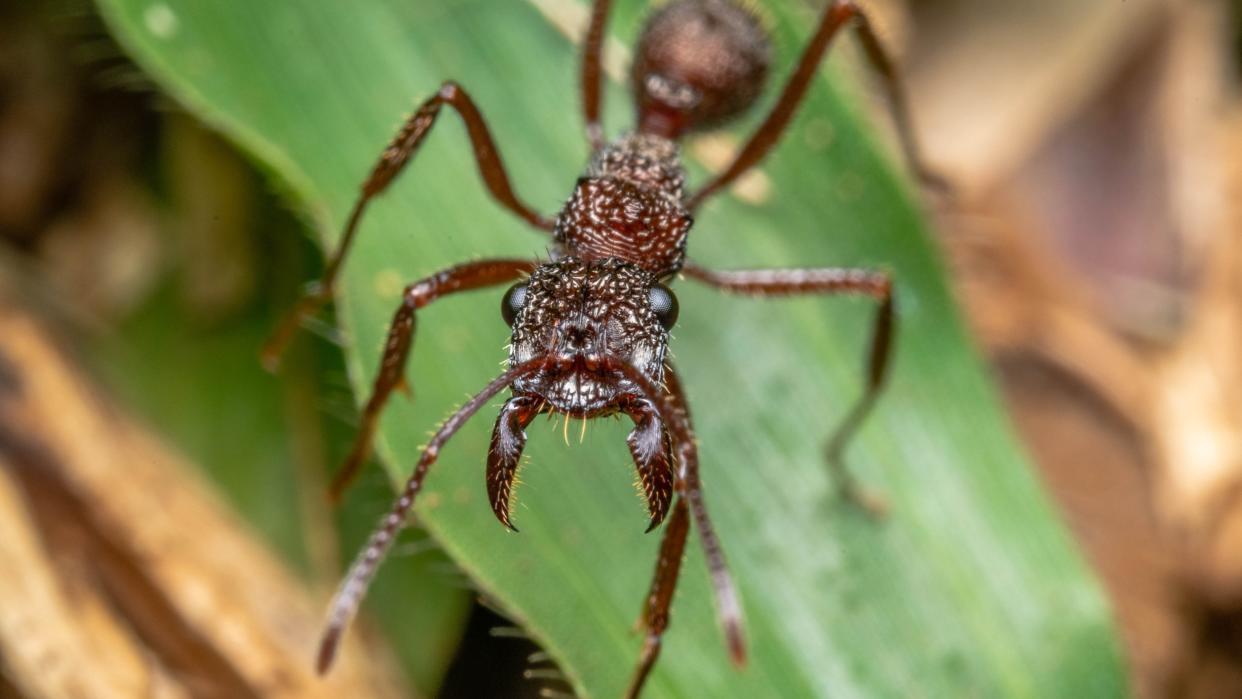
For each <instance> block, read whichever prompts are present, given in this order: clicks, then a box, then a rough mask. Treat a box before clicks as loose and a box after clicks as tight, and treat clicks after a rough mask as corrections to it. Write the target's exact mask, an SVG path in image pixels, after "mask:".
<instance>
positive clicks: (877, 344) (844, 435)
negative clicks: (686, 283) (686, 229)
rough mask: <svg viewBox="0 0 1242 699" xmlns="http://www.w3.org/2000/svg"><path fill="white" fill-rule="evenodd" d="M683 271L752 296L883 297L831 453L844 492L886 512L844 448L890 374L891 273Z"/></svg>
mask: <svg viewBox="0 0 1242 699" xmlns="http://www.w3.org/2000/svg"><path fill="white" fill-rule="evenodd" d="M682 271H683V272H684V273H685V274H686V276H688V277H690V278H691V279H694V280H696V281H700V282H703V283H704V284H707V285H709V286H713V287H715V288H717V289H720V290H721V291H725V292H730V293H738V294H746V295H749V296H759V297H772V296H793V295H799V294H863V295H866V296H870V297H871V298H873V299H875V300H876V301H878V302H879V307H878V308H877V309H876V315H875V320H874V323H873V325H872V330H871V343H870V350H869V352H868V355H867V357H868V358H867V384H866V388H865V389H864V391H863V394H862V396H860V397H859V399H858V400H857V401H856V402H855V403H854V405H853V407H851V408H850V411H849V412H848V413H847V414H846V416H845V418H844V419H843V420H842V421H841V423H840V424H839V425H838V426H837V428H836V430H834V431H833V433H832V436H831V437H830V438H829V440H828V449H827V458H828V467H829V468H830V469H831V472H832V476H833V479H834V480H835V481H836V483H837V487H838V488H840V490H841V493H842V495H844V496H845V497H846V499H848V500H849V501H850V502H853V503H855V504H857V505H859V506H860V507H862V508H863V510H864V511H866V512H868V513H871V514H873V515H882V514H883V513H884V510H885V505H884V502H883V500H882V499H881V498H879V497H877V496H874V495H871V494H870V493H868V492H866V491H865V490H864V489H862V488H861V487H860V486H859V485H858V483H857V482H856V481H855V480H854V477H853V476H852V475H850V472H849V470H848V469H847V468H846V467H845V460H844V453H845V448H846V446H847V445H848V444H849V441H850V439H851V438H852V437H853V436H854V433H855V432H857V431H858V428H859V427H860V426H861V425H862V423H863V421H864V420H865V419H866V417H867V415H868V414H869V413H870V412H871V410H872V408H873V407H874V406H875V402H876V400H877V399H878V398H879V396H880V393H881V391H882V390H883V388H884V382H885V379H886V378H887V377H888V367H889V364H890V361H889V360H890V358H891V357H892V352H893V329H894V325H895V316H896V312H895V307H894V301H893V283H892V278H891V277H890V276H889V275H888V274H887V273H885V272H875V271H871V270H864V269H842V268H832V267H826V268H817V269H764V270H731V271H714V270H708V269H704V268H702V267H699V266H697V265H695V264H693V263H689V262H687V263H686V266H685V268H684V269H683V270H682Z"/></svg>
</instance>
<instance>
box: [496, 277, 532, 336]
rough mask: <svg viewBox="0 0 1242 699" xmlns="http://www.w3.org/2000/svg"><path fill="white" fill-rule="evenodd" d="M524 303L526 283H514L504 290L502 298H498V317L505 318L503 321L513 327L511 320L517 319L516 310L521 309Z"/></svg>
mask: <svg viewBox="0 0 1242 699" xmlns="http://www.w3.org/2000/svg"><path fill="white" fill-rule="evenodd" d="M525 305H526V285H525V284H514V285H513V286H511V287H509V290H508V291H506V292H505V296H504V298H502V299H501V300H500V317H502V318H504V319H505V323H506V324H508V326H509V327H513V321H514V320H515V319H517V314H518V311H520V310H522V306H525Z"/></svg>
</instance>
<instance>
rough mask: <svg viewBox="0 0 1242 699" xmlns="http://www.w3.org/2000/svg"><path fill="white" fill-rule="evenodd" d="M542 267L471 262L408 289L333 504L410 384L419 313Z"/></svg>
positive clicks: (334, 481)
mask: <svg viewBox="0 0 1242 699" xmlns="http://www.w3.org/2000/svg"><path fill="white" fill-rule="evenodd" d="M536 264H537V263H536V262H534V261H532V260H513V259H497V260H480V261H478V262H468V263H466V264H462V265H456V266H454V267H449V268H448V269H445V270H442V271H440V272H437V273H435V274H433V275H431V276H430V277H427V278H426V279H423V280H421V281H418V282H415V283H413V284H410V285H409V286H407V287H406V288H405V291H404V292H403V293H402V295H401V305H400V306H399V307H398V308H397V312H396V313H395V314H394V315H393V318H392V323H391V324H389V326H388V337H387V339H386V340H385V341H384V353H383V356H382V358H381V359H380V367H379V373H378V374H376V376H375V384H374V386H373V387H372V388H371V396H370V398H368V399H367V403H366V406H365V407H364V408H363V409H362V417H361V420H360V421H359V425H358V433H357V435H356V436H355V437H354V443H353V446H352V447H351V448H350V450H349V455H348V456H347V457H346V458H345V463H344V464H343V465H342V466H341V469H340V470H339V471H337V473H336V475H335V476H334V477H333V479H332V485H331V486H330V488H329V495H330V497H331V499H332V501H333V502H339V501H340V499H341V496H342V495H343V494H344V493H345V490H346V489H347V488H348V487H349V485H350V483H352V482H353V480H354V479H355V478H356V477H357V476H358V473H359V472H360V471H361V470H362V466H363V464H365V463H366V460H367V458H368V457H369V456H370V455H371V442H372V440H373V439H374V437H375V430H376V428H377V427H378V426H379V418H380V414H381V413H382V412H383V410H384V406H385V404H387V402H388V397H389V396H390V395H392V392H393V390H394V389H397V388H400V387H402V386H404V385H405V365H406V361H407V360H408V359H409V356H410V348H411V347H413V345H414V330H415V325H416V323H415V312H416V311H417V310H418V309H420V308H422V307H424V306H426V305H427V304H429V303H431V302H432V301H435V300H436V299H438V298H440V297H441V296H446V295H448V294H454V293H457V292H459V291H471V290H474V289H482V288H485V287H489V286H495V285H497V284H503V283H505V282H508V281H513V280H515V279H518V278H520V277H521V276H522V275H524V274H529V273H530V272H531V270H533V269H534V268H535V266H536Z"/></svg>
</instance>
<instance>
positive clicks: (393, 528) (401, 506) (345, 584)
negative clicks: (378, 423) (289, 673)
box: [315, 359, 549, 675]
mask: <svg viewBox="0 0 1242 699" xmlns="http://www.w3.org/2000/svg"><path fill="white" fill-rule="evenodd" d="M548 365H549V360H546V359H534V360H531V361H529V362H526V363H525V364H521V365H519V366H516V367H513V368H512V369H509V370H508V371H506V372H505V373H503V374H501V375H500V376H497V377H496V378H495V379H492V382H491V383H489V384H487V386H484V387H483V390H481V391H479V392H478V393H477V394H475V396H474V397H473V398H471V399H470V400H469V401H467V402H466V404H465V405H463V406H461V407H460V408H458V409H457V412H455V413H453V414H452V415H450V416H449V418H448V419H447V420H445V421H444V424H442V425H440V429H438V430H436V433H435V434H434V435H432V437H431V440H430V441H429V442H427V446H426V447H424V448H423V453H422V456H420V457H419V459H418V464H417V465H416V466H415V467H414V473H413V474H411V475H410V478H409V480H407V481H406V482H405V487H404V488H402V489H401V494H400V495H399V496H398V497H397V500H396V501H395V502H394V503H393V505H392V509H391V510H389V512H388V514H387V515H385V516H384V518H383V519H381V520H380V522H379V524H378V525H377V526H376V527H375V530H374V531H372V532H371V538H370V539H368V540H367V545H366V547H365V548H363V549H362V551H361V552H360V553H359V554H358V557H357V558H355V559H354V562H353V563H352V564H351V565H350V567H349V573H347V574H346V576H345V579H344V580H342V581H341V584H340V586H339V587H337V589H336V594H335V595H334V596H333V597H332V602H331V603H330V604H329V606H328V622H327V625H326V626H325V628H324V631H323V635H322V636H321V637H320V639H319V653H318V656H317V657H316V661H315V668H316V670H317V671H318V672H319V674H321V675H322V674H323V673H325V672H327V671H328V668H329V667H331V666H332V660H333V659H334V658H335V657H336V648H337V646H338V645H339V644H340V641H341V635H342V634H343V633H344V632H345V627H347V626H348V625H349V622H350V620H351V619H353V618H354V615H355V614H357V612H358V606H359V605H360V604H361V603H362V598H363V597H365V596H366V592H367V587H369V586H370V584H371V579H372V578H373V577H375V571H376V570H378V569H379V565H380V563H381V562H383V558H384V556H385V555H386V554H387V553H388V549H390V548H392V543H393V541H394V540H395V539H396V538H397V534H398V533H400V532H401V529H402V528H404V527H405V521H406V517H407V516H408V515H409V514H410V509H411V508H412V507H414V498H415V497H417V496H418V491H420V490H421V489H422V487H423V480H424V479H425V478H426V477H427V471H428V470H430V469H431V465H432V464H434V463H435V462H436V459H437V458H438V457H439V455H440V449H441V448H443V447H444V444H445V442H447V441H448V440H449V439H451V438H452V437H453V435H454V434H456V433H457V431H458V430H459V429H461V427H462V425H464V424H466V421H467V420H469V419H470V418H471V417H473V416H474V414H475V413H477V412H479V408H482V407H483V406H484V405H486V404H487V402H488V401H489V400H491V399H492V398H493V397H495V395H496V394H497V393H500V392H501V391H503V390H504V389H505V388H507V387H508V386H509V385H510V384H512V383H513V382H514V381H515V380H517V379H520V378H522V377H524V376H528V375H530V374H533V373H535V372H537V371H541V370H544V369H546V368H547V367H548Z"/></svg>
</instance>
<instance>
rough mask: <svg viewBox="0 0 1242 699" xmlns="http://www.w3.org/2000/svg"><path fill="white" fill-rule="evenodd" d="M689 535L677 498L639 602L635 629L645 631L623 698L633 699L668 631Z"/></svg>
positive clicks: (681, 502)
mask: <svg viewBox="0 0 1242 699" xmlns="http://www.w3.org/2000/svg"><path fill="white" fill-rule="evenodd" d="M689 532H690V518H689V516H688V511H687V509H686V501H685V500H682V499H681V498H678V499H677V504H676V505H673V514H672V515H671V516H670V517H669V518H668V522H667V523H666V524H665V525H664V538H663V539H661V540H660V555H659V558H657V559H656V567H655V574H654V575H653V576H652V578H651V589H650V590H649V591H648V593H647V599H646V601H645V602H644V603H643V611H642V615H641V616H640V617H639V619H638V627H639V629H640V630H642V631H644V632H646V637H645V638H644V639H643V649H642V651H641V652H640V653H639V656H638V665H637V667H635V668H634V674H633V675H632V676H631V677H630V686H629V688H628V689H626V690H625V696H626V699H636V697H638V694H639V692H641V691H642V688H643V685H644V684H646V682H647V677H648V675H650V674H651V669H652V668H653V667H655V663H656V660H657V659H659V657H660V648H661V646H662V645H663V641H664V630H665V629H667V628H668V621H669V609H670V608H671V607H672V606H673V592H674V591H675V590H676V589H677V578H678V576H679V575H680V574H681V561H682V558H684V557H685V551H686V535H687V534H688V533H689Z"/></svg>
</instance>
